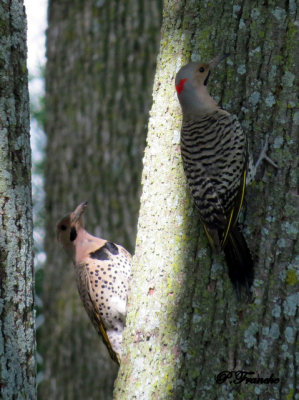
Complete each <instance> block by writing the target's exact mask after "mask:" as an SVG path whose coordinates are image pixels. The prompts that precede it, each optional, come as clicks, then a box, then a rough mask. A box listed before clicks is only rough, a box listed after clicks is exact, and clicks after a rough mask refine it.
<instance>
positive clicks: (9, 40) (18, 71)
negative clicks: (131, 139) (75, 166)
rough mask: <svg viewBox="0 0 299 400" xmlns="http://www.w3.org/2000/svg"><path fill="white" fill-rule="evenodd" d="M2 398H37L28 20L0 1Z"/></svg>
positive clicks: (18, 6)
mask: <svg viewBox="0 0 299 400" xmlns="http://www.w3.org/2000/svg"><path fill="white" fill-rule="evenodd" d="M0 31H1V34H0V65H1V73H0V92H1V98H0V165H1V168H0V398H1V399H5V400H10V399H20V398H22V399H28V400H32V399H35V398H36V386H35V376H36V364H35V325H34V310H33V287H34V281H33V256H32V245H33V244H32V242H33V240H32V206H31V174H30V171H31V152H30V136H29V97H28V81H27V79H28V72H27V67H26V56H27V48H26V16H25V10H24V7H23V4H22V3H21V2H20V1H17V0H13V1H4V0H3V1H0Z"/></svg>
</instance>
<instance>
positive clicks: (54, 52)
mask: <svg viewBox="0 0 299 400" xmlns="http://www.w3.org/2000/svg"><path fill="white" fill-rule="evenodd" d="M161 8H162V7H161V1H160V0H155V1H151V2H148V1H146V0H142V1H140V0H138V1H137V0H129V1H125V2H120V1H116V0H113V1H109V2H108V1H106V2H105V1H96V0H87V1H84V2H82V1H81V2H80V1H79V2H78V1H77V2H73V1H69V0H62V1H54V0H51V1H50V3H49V28H48V33H47V56H48V64H47V68H46V110H47V122H46V133H47V136H48V145H47V161H46V185H45V191H46V214H47V215H46V241H45V248H46V252H47V265H46V267H45V279H44V293H43V302H44V315H45V324H44V326H43V327H42V329H41V332H40V341H39V343H40V345H41V349H40V351H41V353H42V355H43V359H44V370H45V373H44V381H43V382H42V383H41V385H40V396H41V398H45V399H55V400H57V399H63V400H66V399H71V400H75V399H101V398H102V399H105V400H106V399H109V398H111V396H112V385H113V381H114V379H115V376H116V373H117V368H116V366H115V365H114V364H113V362H112V361H111V360H110V358H109V355H108V352H107V350H106V348H105V347H104V346H103V344H102V343H101V340H100V339H99V337H98V336H97V334H96V332H95V330H94V328H93V327H92V325H91V323H90V322H89V320H88V318H87V316H86V315H85V311H84V309H83V306H82V305H81V302H80V299H79V296H78V293H77V289H76V285H75V279H74V271H73V266H72V264H71V262H70V260H69V259H67V257H66V256H64V253H63V250H62V248H61V247H60V246H59V245H58V244H57V242H56V240H55V237H56V233H55V229H56V223H57V221H58V220H59V219H60V218H61V217H63V216H64V214H66V213H67V212H69V211H71V210H73V209H74V207H75V206H76V205H77V204H78V203H79V202H81V201H84V200H87V201H88V202H89V205H88V209H87V211H86V218H85V222H86V228H87V230H88V231H89V232H91V233H92V234H95V235H97V236H100V237H102V238H106V239H109V240H111V241H114V242H116V243H119V244H121V245H123V246H124V247H126V248H127V249H128V250H130V251H132V250H133V247H134V242H135V235H136V225H137V214H138V208H139V197H140V189H139V188H140V176H141V170H142V166H141V159H142V155H143V150H144V146H145V137H146V124H147V120H148V111H149V107H150V105H151V92H152V84H153V77H154V67H155V62H156V55H157V50H158V45H159V38H160V23H161V11H162V9H161ZM49 333H51V334H49Z"/></svg>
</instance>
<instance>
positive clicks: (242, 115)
mask: <svg viewBox="0 0 299 400" xmlns="http://www.w3.org/2000/svg"><path fill="white" fill-rule="evenodd" d="M295 16H296V6H295V3H293V2H290V3H285V2H282V1H279V2H273V3H269V2H264V1H262V0H261V1H256V2H255V4H254V7H253V4H252V2H249V1H242V2H241V1H221V2H214V3H213V2H206V1H191V0H190V1H189V0H187V1H174V0H169V1H167V2H165V3H164V11H163V25H162V37H161V46H160V54H159V57H158V65H157V71H156V78H155V84H154V104H153V107H152V110H151V118H150V122H149V132H148V139H147V142H148V145H147V148H146V151H145V158H144V170H143V176H142V184H143V193H142V197H141V208H140V215H139V222H138V233H137V247H136V253H135V258H134V271H133V281H132V284H131V294H130V297H129V315H128V318H127V327H126V330H125V335H124V343H125V348H124V352H125V355H124V360H123V363H122V365H121V369H120V373H119V377H118V380H117V384H116V389H115V399H124V398H126V399H133V398H136V399H157V398H158V399H234V398H241V397H238V396H242V398H246V399H249V398H251V399H253V398H259V399H265V400H266V399H267V400H268V399H270V398H273V399H274V398H275V399H279V398H287V399H295V392H296V388H295V387H296V369H297V364H296V361H295V342H296V336H297V333H296V328H295V327H296V325H295V316H296V313H297V311H296V306H297V304H298V295H297V294H296V286H295V285H296V284H297V283H298V270H296V268H297V267H298V262H297V267H296V255H297V254H298V220H299V219H298V197H297V192H296V190H297V189H296V185H297V182H298V170H296V169H295V166H296V164H295V160H296V157H297V156H298V147H297V146H298V142H297V138H296V135H295V132H296V129H295V128H296V125H298V122H299V119H298V111H297V112H295V109H294V106H295V101H296V100H295V93H296V90H295V84H294V79H295V60H294V56H295V54H296V49H295V43H296V42H295V33H296V28H295V24H294V23H295ZM223 52H228V53H231V56H230V58H229V59H228V60H227V62H226V64H225V63H223V64H222V66H219V70H218V71H215V73H213V74H212V75H211V77H210V80H209V89H210V92H211V93H212V95H214V97H215V98H216V99H217V100H219V101H220V103H221V104H222V106H223V108H224V109H227V110H228V111H229V112H231V113H235V114H237V115H238V117H239V120H240V121H241V123H242V126H243V128H244V130H245V131H246V133H247V135H248V139H249V144H250V148H251V151H252V153H253V154H254V156H256V155H257V154H258V152H259V150H260V149H261V147H262V145H263V144H264V141H265V137H266V133H267V132H269V133H270V138H269V143H270V146H269V152H268V153H269V154H270V155H271V157H272V158H273V159H274V160H275V161H276V162H277V163H278V165H279V169H278V170H277V171H276V170H275V169H274V168H273V167H272V166H270V165H269V164H264V165H263V166H262V167H261V169H260V170H259V176H258V178H257V181H256V183H255V184H253V185H251V186H250V187H249V188H248V190H247V195H246V205H245V207H244V212H243V214H242V216H241V222H242V223H243V226H244V233H245V235H246V239H247V241H248V243H249V247H250V249H251V251H252V254H253V257H254V259H255V282H254V288H253V290H254V302H253V304H244V303H237V301H236V298H235V296H234V293H233V290H232V287H231V284H230V282H229V279H228V274H227V269H226V266H225V262H224V259H223V256H220V257H216V256H214V255H213V254H211V251H210V248H209V246H208V243H207V240H206V238H205V236H204V233H203V232H202V231H203V229H202V228H201V227H200V225H199V223H198V213H197V211H196V210H195V209H194V207H193V206H192V205H191V204H190V200H189V197H190V194H189V191H188V189H187V186H186V181H185V178H184V174H183V169H182V164H181V157H180V150H179V131H180V124H181V122H180V117H179V115H180V107H179V105H178V101H177V100H176V95H175V89H174V78H175V74H176V72H177V71H178V69H179V68H180V67H181V66H182V65H183V64H185V63H186V62H188V61H189V60H190V58H192V59H193V60H196V59H199V58H200V59H201V60H203V61H205V60H206V61H209V60H210V59H211V58H213V57H215V56H216V55H218V54H221V53H223ZM295 144H296V145H295ZM297 258H298V256H297ZM297 261H298V260H297ZM226 370H229V371H231V370H233V371H238V370H245V371H253V372H254V375H253V376H254V377H257V376H260V377H262V378H269V377H270V376H271V374H272V377H273V379H274V382H273V379H272V381H271V382H270V383H269V382H268V383H265V384H258V383H255V384H254V383H247V384H246V383H245V382H242V383H240V382H239V383H238V382H237V383H236V381H235V378H236V376H235V375H234V373H233V374H232V377H231V379H225V378H223V377H227V375H221V376H220V378H222V380H221V379H220V378H219V379H218V380H216V379H215V376H217V375H218V374H220V373H221V372H222V371H226ZM250 377H251V378H252V376H250ZM257 396H259V397H257Z"/></svg>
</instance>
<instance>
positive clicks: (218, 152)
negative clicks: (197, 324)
mask: <svg viewBox="0 0 299 400" xmlns="http://www.w3.org/2000/svg"><path fill="white" fill-rule="evenodd" d="M226 56H227V55H222V56H219V57H216V58H215V59H213V60H212V61H210V62H209V63H197V62H190V63H189V64H187V65H185V66H184V67H182V68H181V69H180V70H179V72H178V73H177V75H176V80H175V85H176V90H177V95H178V98H179V101H180V104H181V107H182V112H183V122H182V129H181V154H182V159H183V165H184V171H185V175H186V177H187V181H188V183H189V186H190V189H191V192H192V195H193V197H194V201H195V204H196V206H197V208H198V210H199V213H200V218H201V222H202V223H203V226H204V229H205V232H206V235H207V237H208V239H209V242H210V244H211V246H212V247H213V248H214V249H215V251H216V252H219V251H221V250H224V253H225V256H226V262H227V265H228V272H229V277H230V279H231V282H232V284H233V286H234V288H235V291H236V294H237V297H238V298H240V293H241V288H242V287H245V289H246V292H247V294H248V296H250V287H251V285H252V282H253V277H254V270H253V261H252V257H251V254H250V251H249V249H248V246H247V244H246V241H245V239H244V236H243V234H242V232H241V231H240V228H239V226H238V216H239V213H240V210H241V207H242V203H243V199H244V192H245V184H246V173H247V167H248V153H247V141H246V136H245V134H244V132H243V130H242V128H241V126H240V124H239V121H238V119H237V117H236V116H234V115H231V114H230V113H228V112H227V111H225V110H223V109H221V108H220V107H219V106H218V105H217V103H216V102H215V100H214V99H213V98H212V97H211V96H210V95H209V93H208V89H207V84H208V80H209V77H210V73H211V70H212V69H213V68H215V67H216V65H217V64H218V63H219V62H220V61H221V60H223V59H224V58H225V57H226Z"/></svg>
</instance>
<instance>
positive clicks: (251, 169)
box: [246, 134, 278, 184]
mask: <svg viewBox="0 0 299 400" xmlns="http://www.w3.org/2000/svg"><path fill="white" fill-rule="evenodd" d="M268 146H269V135H268V134H267V135H266V139H265V144H264V146H263V148H262V151H261V152H260V155H259V157H258V159H257V161H256V163H255V165H253V160H252V158H251V157H250V158H249V165H248V174H247V179H246V184H250V183H251V182H252V181H253V180H254V179H255V176H256V172H257V169H258V167H259V166H260V164H261V162H262V161H267V162H268V163H269V164H270V165H272V167H274V168H278V165H277V164H276V163H275V162H274V161H273V160H271V158H270V157H268V156H267V151H268Z"/></svg>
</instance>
